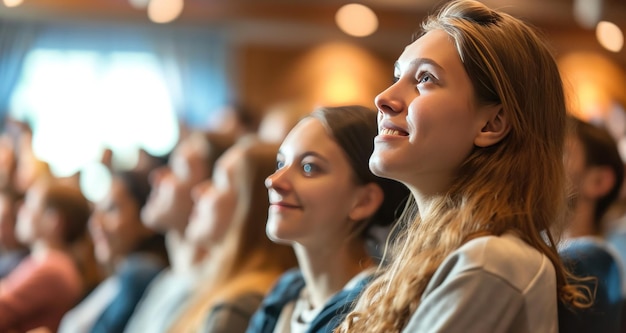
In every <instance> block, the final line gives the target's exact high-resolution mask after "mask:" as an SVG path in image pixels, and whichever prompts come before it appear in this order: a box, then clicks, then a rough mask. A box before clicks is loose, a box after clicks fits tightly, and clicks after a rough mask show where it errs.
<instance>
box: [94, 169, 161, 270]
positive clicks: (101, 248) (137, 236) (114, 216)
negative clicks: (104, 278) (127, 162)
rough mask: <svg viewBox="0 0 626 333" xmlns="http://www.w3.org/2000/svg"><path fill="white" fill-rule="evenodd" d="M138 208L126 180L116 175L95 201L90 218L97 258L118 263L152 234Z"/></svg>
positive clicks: (103, 261) (102, 262)
mask: <svg viewBox="0 0 626 333" xmlns="http://www.w3.org/2000/svg"><path fill="white" fill-rule="evenodd" d="M139 209H140V208H139V204H138V203H137V201H136V200H135V199H134V198H133V197H132V196H131V194H130V193H129V192H128V189H127V188H126V186H125V184H124V183H123V182H122V181H121V180H119V179H116V178H113V181H112V183H111V189H110V191H109V193H108V194H107V195H106V196H105V197H104V198H103V199H102V200H100V201H99V202H97V203H96V205H95V207H94V211H93V213H92V215H91V218H90V219H89V232H90V234H91V237H92V239H93V243H94V251H95V256H96V259H97V260H98V262H100V263H101V264H115V263H116V262H117V261H118V260H120V259H123V258H124V257H126V256H127V255H128V254H130V253H131V252H132V251H134V250H135V249H136V248H137V246H138V245H139V243H140V242H141V241H143V240H144V239H146V238H147V237H149V236H150V235H152V232H151V231H149V230H148V229H146V227H145V226H144V225H143V224H142V223H141V220H140V213H139Z"/></svg>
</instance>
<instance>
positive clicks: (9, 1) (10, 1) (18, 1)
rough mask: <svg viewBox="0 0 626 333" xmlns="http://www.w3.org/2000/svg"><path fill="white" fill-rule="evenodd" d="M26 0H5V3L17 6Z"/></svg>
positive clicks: (9, 5) (8, 5)
mask: <svg viewBox="0 0 626 333" xmlns="http://www.w3.org/2000/svg"><path fill="white" fill-rule="evenodd" d="M22 2H24V0H4V5H5V6H7V7H17V6H19V5H21V4H22Z"/></svg>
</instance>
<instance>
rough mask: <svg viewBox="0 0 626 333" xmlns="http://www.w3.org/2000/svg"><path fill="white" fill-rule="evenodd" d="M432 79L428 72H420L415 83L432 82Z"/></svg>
mask: <svg viewBox="0 0 626 333" xmlns="http://www.w3.org/2000/svg"><path fill="white" fill-rule="evenodd" d="M432 81H433V76H432V75H431V74H429V73H422V74H420V75H419V76H418V78H417V83H427V82H432Z"/></svg>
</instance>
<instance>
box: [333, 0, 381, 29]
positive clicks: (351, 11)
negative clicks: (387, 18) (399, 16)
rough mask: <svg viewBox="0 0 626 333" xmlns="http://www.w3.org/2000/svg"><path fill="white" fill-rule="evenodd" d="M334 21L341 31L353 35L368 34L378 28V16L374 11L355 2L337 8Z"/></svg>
mask: <svg viewBox="0 0 626 333" xmlns="http://www.w3.org/2000/svg"><path fill="white" fill-rule="evenodd" d="M335 21H336V22H337V25H338V26H339V28H340V29H341V30H342V31H343V32H345V33H347V34H348V35H351V36H355V37H365V36H369V35H371V34H373V33H374V31H376V29H378V17H376V14H375V13H374V11H372V10H371V9H370V8H369V7H366V6H364V5H361V4H356V3H351V4H347V5H344V6H343V7H341V8H339V10H338V11H337V14H335Z"/></svg>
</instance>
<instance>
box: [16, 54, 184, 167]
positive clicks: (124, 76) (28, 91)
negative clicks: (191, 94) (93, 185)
mask: <svg viewBox="0 0 626 333" xmlns="http://www.w3.org/2000/svg"><path fill="white" fill-rule="evenodd" d="M23 67H24V70H23V73H22V76H21V79H20V81H19V83H18V86H17V87H16V89H15V90H14V93H13V98H12V99H11V102H10V106H9V109H10V110H11V115H12V116H13V117H15V118H17V119H24V120H28V121H29V123H30V124H31V126H32V128H33V133H34V137H33V149H34V152H35V154H36V155H37V156H38V157H39V158H40V159H42V160H44V161H46V162H48V163H49V164H50V167H51V169H52V171H53V172H54V173H55V174H56V175H59V176H69V175H71V174H74V173H75V172H77V171H79V170H80V169H81V168H82V167H83V166H84V165H86V164H88V163H90V162H92V161H97V160H98V159H99V158H100V155H101V154H102V151H103V149H105V148H110V149H111V150H112V151H113V152H114V154H113V156H114V158H115V159H114V162H115V163H116V164H117V165H116V166H117V167H119V168H122V169H128V168H131V167H133V166H134V164H135V163H136V159H137V157H138V155H137V152H138V149H139V148H142V149H144V150H146V151H147V152H148V153H150V154H152V155H155V156H162V155H165V154H167V153H168V152H169V151H170V150H171V149H172V147H173V146H174V144H175V143H176V140H177V138H178V123H177V119H176V114H175V112H174V109H173V106H172V105H173V104H172V100H171V97H170V94H169V92H168V89H167V85H166V83H165V79H164V77H163V75H162V73H161V70H160V67H159V61H158V60H157V59H156V57H155V56H154V55H152V54H150V53H142V52H96V51H81V50H53V49H34V50H32V51H31V52H30V53H29V54H28V55H27V57H26V59H25V63H24V66H23Z"/></svg>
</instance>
